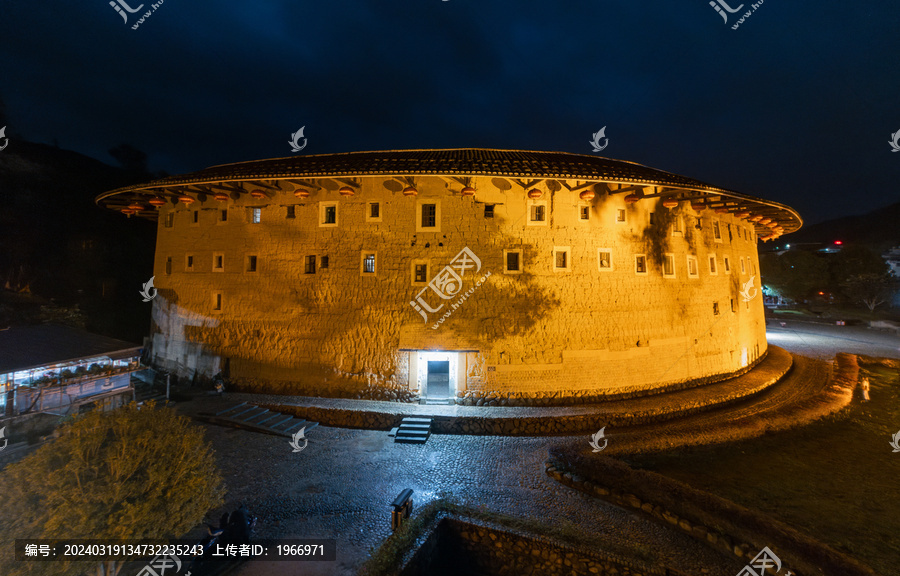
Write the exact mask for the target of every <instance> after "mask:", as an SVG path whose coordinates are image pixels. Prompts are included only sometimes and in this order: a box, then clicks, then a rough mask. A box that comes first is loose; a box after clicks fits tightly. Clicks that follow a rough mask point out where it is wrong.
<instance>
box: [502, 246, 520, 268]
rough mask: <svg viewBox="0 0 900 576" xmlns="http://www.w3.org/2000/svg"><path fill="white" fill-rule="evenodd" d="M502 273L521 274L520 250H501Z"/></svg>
mask: <svg viewBox="0 0 900 576" xmlns="http://www.w3.org/2000/svg"><path fill="white" fill-rule="evenodd" d="M503 273H504V274H521V273H522V250H521V249H516V250H504V251H503Z"/></svg>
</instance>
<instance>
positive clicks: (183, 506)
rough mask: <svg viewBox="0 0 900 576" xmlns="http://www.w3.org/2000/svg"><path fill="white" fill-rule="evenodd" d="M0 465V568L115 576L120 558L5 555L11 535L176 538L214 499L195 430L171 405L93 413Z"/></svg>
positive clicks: (216, 478) (217, 478) (208, 456)
mask: <svg viewBox="0 0 900 576" xmlns="http://www.w3.org/2000/svg"><path fill="white" fill-rule="evenodd" d="M60 433H61V435H60V437H59V438H58V439H56V440H54V441H53V442H51V443H49V444H47V445H44V446H42V447H41V448H39V449H38V450H37V451H35V452H34V453H32V454H30V455H29V456H27V457H25V458H24V459H23V460H21V461H19V462H17V463H15V464H11V465H9V466H7V467H6V469H4V470H3V471H2V472H0V510H3V517H4V519H3V522H0V542H4V548H7V550H5V552H4V556H2V557H0V573H2V574H4V575H5V576H19V575H21V576H26V575H37V574H41V575H47V576H76V575H80V574H82V573H85V572H86V571H88V572H90V573H93V574H97V576H115V575H116V574H118V573H119V571H120V570H121V569H122V562H112V561H109V562H103V563H100V564H99V565H91V564H89V563H85V562H58V561H54V562H13V561H12V558H10V557H8V556H6V554H7V553H10V552H11V549H12V542H13V541H14V540H15V539H16V538H85V539H86V538H92V539H94V538H97V539H100V538H111V539H128V540H133V539H141V538H171V537H176V538H177V537H181V536H183V535H184V534H186V533H187V532H188V531H189V530H190V529H191V528H193V527H194V526H196V525H197V524H198V523H200V522H201V521H202V520H203V517H204V516H205V515H206V513H207V512H208V511H209V510H210V509H211V508H215V507H218V506H221V505H222V501H223V500H222V498H223V495H224V484H223V481H222V477H221V475H220V474H219V472H218V470H217V469H216V466H215V462H214V459H213V452H212V448H211V446H210V445H209V443H208V442H206V441H205V440H204V438H203V431H202V429H201V428H198V427H196V426H194V425H192V424H191V423H190V421H189V420H188V419H187V418H185V417H184V416H180V415H178V414H176V413H175V412H174V411H173V410H171V409H168V408H166V409H154V408H153V407H152V406H151V407H143V408H140V409H139V408H138V407H137V406H136V405H135V404H133V403H132V404H130V405H129V406H127V407H124V408H121V409H119V410H115V411H112V412H103V411H100V410H94V411H92V412H89V413H87V414H85V415H84V416H81V417H78V418H77V419H76V420H75V421H73V422H71V423H69V424H66V425H64V426H62V427H61V428H60Z"/></svg>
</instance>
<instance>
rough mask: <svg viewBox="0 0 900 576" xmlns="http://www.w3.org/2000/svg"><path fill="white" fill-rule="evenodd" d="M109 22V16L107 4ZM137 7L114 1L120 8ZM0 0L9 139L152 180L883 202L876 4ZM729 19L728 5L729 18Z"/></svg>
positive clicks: (896, 110)
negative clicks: (727, 10)
mask: <svg viewBox="0 0 900 576" xmlns="http://www.w3.org/2000/svg"><path fill="white" fill-rule="evenodd" d="M126 3H128V2H126ZM140 4H141V2H139V1H137V0H131V2H130V5H131V6H132V7H135V8H137V6H139V5H140ZM143 4H144V8H143V9H142V10H140V11H139V12H138V13H137V14H133V15H130V16H129V20H128V23H127V24H126V23H125V22H123V19H122V17H121V16H120V15H119V14H118V13H117V12H116V11H115V10H114V9H113V8H112V7H111V6H110V5H109V1H108V0H88V1H82V2H60V1H48V2H41V3H35V2H13V1H9V0H6V1H2V0H0V98H2V99H3V101H4V102H5V104H6V114H7V124H8V127H7V136H12V138H11V141H10V146H11V147H12V146H15V139H16V137H22V138H25V139H27V140H31V141H36V142H44V143H48V144H49V143H53V142H58V144H59V146H60V147H63V148H67V149H72V150H75V151H78V152H81V153H83V154H86V155H88V156H92V157H95V158H98V159H100V160H103V161H105V162H108V163H114V162H115V161H114V160H113V159H112V158H111V157H110V156H109V154H108V153H107V150H108V149H109V148H110V147H112V146H114V145H116V144H119V143H123V142H124V143H129V144H131V145H133V146H135V147H137V148H139V149H141V150H143V151H145V152H146V153H147V154H148V158H149V168H150V169H151V170H153V171H159V170H165V171H167V172H169V173H173V174H174V173H181V172H187V171H193V170H198V169H201V168H204V167H207V166H210V165H215V164H224V163H229V162H238V161H244V160H255V159H260V158H270V157H281V156H289V155H290V154H291V152H290V147H289V145H288V140H289V139H290V134H291V133H292V132H294V131H296V130H297V129H298V128H300V127H301V126H305V127H306V128H305V136H306V137H307V138H308V145H307V147H306V148H305V149H304V150H303V151H302V152H300V154H317V153H329V152H345V151H355V150H379V149H405V148H459V147H490V148H513V149H534V150H548V151H565V152H574V153H580V154H591V146H590V145H589V140H590V139H591V135H592V133H593V132H596V131H597V130H599V129H600V128H602V127H603V126H606V136H608V137H609V145H608V147H607V148H606V149H605V150H604V151H603V152H601V154H602V155H605V156H608V157H611V158H617V159H623V160H630V161H634V162H639V163H642V164H647V165H649V166H652V167H655V168H660V169H663V170H669V171H672V172H675V173H679V174H683V175H685V176H690V177H693V178H697V179H699V180H703V181H705V182H708V183H710V184H714V185H718V186H723V187H727V188H731V189H734V190H737V191H739V192H744V193H748V194H753V195H758V196H762V197H765V198H770V199H773V200H777V201H780V202H784V203H786V204H788V205H790V206H792V207H794V208H796V209H797V210H798V211H799V212H800V214H801V215H802V216H803V218H804V219H805V220H806V222H807V223H814V222H817V221H820V220H823V219H827V218H833V217H838V216H841V215H844V214H858V213H863V212H867V211H869V210H872V209H875V208H878V207H881V206H884V205H887V204H890V203H893V202H896V201H898V200H900V187H898V186H897V181H898V176H900V152H898V153H892V152H891V147H890V145H889V143H888V141H889V140H890V138H891V134H892V133H893V132H896V131H898V130H900V7H898V4H897V2H896V1H895V0H873V1H870V2H866V3H850V2H834V1H829V2H786V1H784V0H765V1H764V2H762V3H761V4H759V5H758V8H757V10H756V11H755V12H753V14H752V15H751V16H750V17H749V18H747V19H746V20H745V21H744V22H743V23H742V24H741V25H740V27H739V28H738V29H737V30H734V29H732V25H734V24H735V23H736V22H737V20H738V18H739V16H740V15H742V14H743V13H744V12H746V11H748V10H752V7H751V3H750V2H744V8H743V9H742V10H740V11H739V12H738V13H736V14H733V15H729V22H728V24H725V23H724V22H723V20H722V17H721V16H720V15H719V14H718V13H717V12H716V11H715V10H714V9H713V8H712V7H711V6H710V5H709V1H708V0H691V1H689V2H660V1H654V2H623V1H609V0H595V1H591V2H553V1H549V0H544V1H541V2H535V1H520V2H515V3H513V2H485V1H479V2H474V1H472V0H449V1H446V2H442V1H440V0H415V1H406V2H397V1H380V2H322V1H320V2H312V1H309V0H290V1H271V2H252V1H250V0H245V1H243V2H239V1H234V0H216V1H215V2H213V1H211V0H194V1H191V2H186V1H184V0H164V2H163V3H162V4H161V5H159V6H158V8H157V10H156V11H155V12H154V13H153V14H152V15H151V16H150V17H149V18H147V19H146V20H145V21H144V22H143V23H142V24H141V25H140V26H139V28H138V29H137V30H133V29H132V26H133V25H134V24H135V23H136V22H137V20H138V18H139V16H140V15H141V14H143V13H144V12H146V11H148V10H152V7H151V3H150V2H149V1H146V0H145V1H144V2H143ZM730 5H731V6H733V7H735V8H736V7H737V6H739V5H740V2H737V1H736V0H733V1H731V2H730Z"/></svg>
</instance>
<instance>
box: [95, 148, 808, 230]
mask: <svg viewBox="0 0 900 576" xmlns="http://www.w3.org/2000/svg"><path fill="white" fill-rule="evenodd" d="M414 175H445V176H496V177H505V178H529V179H531V178H540V179H569V180H585V181H598V182H612V183H620V184H644V185H648V186H662V187H671V188H679V189H684V190H691V191H698V192H706V193H710V194H723V195H726V196H729V197H731V198H734V199H743V200H746V201H749V202H753V203H762V204H764V205H766V206H769V207H771V208H774V209H776V211H778V212H783V211H785V210H786V211H788V212H789V213H790V214H791V215H792V217H793V218H785V217H781V218H778V220H779V221H780V222H784V223H786V224H787V220H791V219H794V220H795V225H793V226H791V228H790V230H789V231H794V230H796V229H798V228H800V225H801V223H802V221H801V220H800V218H799V215H797V214H796V212H794V211H793V210H791V209H790V208H788V207H787V206H784V205H781V204H778V203H777V202H771V201H767V200H762V199H760V198H754V197H752V196H747V195H744V194H740V193H738V192H734V191H731V190H727V189H723V188H718V187H716V186H712V185H710V184H706V183H705V182H701V181H700V180H695V179H693V178H687V177H685V176H679V175H678V174H672V173H670V172H665V171H663V170H657V169H655V168H650V167H648V166H643V165H641V164H636V163H634V162H627V161H623V160H613V159H610V158H603V157H601V156H587V155H581V154H569V153H564V152H534V151H525V150H490V149H484V148H459V149H448V150H389V151H379V152H347V153H341V154H319V155H297V156H290V157H286V158H273V159H269V160H254V161H250V162H240V163H236V164H223V165H221V166H212V167H210V168H206V169H204V170H200V171H197V172H191V173H189V174H182V175H178V176H169V177H167V178H163V179H160V180H155V181H153V182H148V183H146V184H140V185H134V186H128V187H125V188H119V189H118V190H113V191H111V192H107V193H105V194H101V195H100V196H98V197H97V203H98V204H101V205H104V206H107V207H109V208H112V209H117V208H120V207H124V206H125V204H122V202H121V201H120V202H118V203H116V202H115V201H114V200H116V199H119V200H122V201H126V200H133V199H139V196H136V195H135V194H129V193H140V192H147V191H152V190H154V189H155V190H160V189H165V188H174V187H179V186H190V185H203V184H213V183H217V182H241V181H253V180H257V181H260V180H285V179H301V178H329V177H331V178H334V177H353V176H414ZM119 204H122V206H119ZM773 215H774V214H773ZM786 230H787V228H786Z"/></svg>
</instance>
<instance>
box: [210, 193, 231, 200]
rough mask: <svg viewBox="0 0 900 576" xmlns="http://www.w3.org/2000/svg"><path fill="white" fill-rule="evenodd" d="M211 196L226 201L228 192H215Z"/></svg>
mask: <svg viewBox="0 0 900 576" xmlns="http://www.w3.org/2000/svg"><path fill="white" fill-rule="evenodd" d="M213 198H215V199H216V200H218V201H219V202H228V194H226V193H224V192H216V193H215V194H214V195H213Z"/></svg>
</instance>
